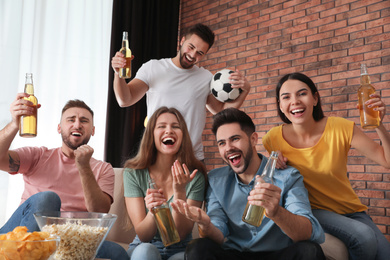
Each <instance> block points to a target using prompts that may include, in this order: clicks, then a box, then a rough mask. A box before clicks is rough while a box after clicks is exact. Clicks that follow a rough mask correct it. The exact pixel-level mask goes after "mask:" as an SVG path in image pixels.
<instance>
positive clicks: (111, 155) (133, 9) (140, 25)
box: [104, 0, 180, 167]
mask: <svg viewBox="0 0 390 260" xmlns="http://www.w3.org/2000/svg"><path fill="white" fill-rule="evenodd" d="M179 7H180V0H114V3H113V15H112V17H113V18H112V32H111V50H110V57H113V56H115V53H116V52H117V51H118V50H119V49H120V48H121V42H122V33H123V31H127V32H128V34H129V43H130V49H131V51H132V54H133V55H134V60H133V61H132V78H133V77H134V76H135V74H136V72H137V71H138V69H139V68H140V67H141V65H142V64H143V63H145V62H147V61H149V60H150V59H160V58H169V57H174V56H175V55H176V50H177V40H178V26H179V9H180V8H179ZM109 67H110V76H109V86H108V102H107V121H106V139H105V155H104V157H105V161H107V162H109V163H111V164H112V166H113V167H122V166H123V163H124V161H125V160H126V159H128V158H131V157H133V156H134V155H135V154H136V153H137V151H138V145H139V142H140V140H141V137H142V134H143V131H144V119H145V116H146V98H145V96H144V97H143V98H142V99H141V100H140V101H139V102H138V103H136V104H134V105H133V106H131V107H127V108H121V107H119V105H118V103H117V101H116V99H115V94H114V90H113V80H114V71H113V69H112V68H111V59H110V64H109Z"/></svg>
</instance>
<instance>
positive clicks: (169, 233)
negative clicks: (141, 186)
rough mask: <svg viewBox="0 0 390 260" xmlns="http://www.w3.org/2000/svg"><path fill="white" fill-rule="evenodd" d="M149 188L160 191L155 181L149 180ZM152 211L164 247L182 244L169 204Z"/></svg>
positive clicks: (154, 208)
mask: <svg viewBox="0 0 390 260" xmlns="http://www.w3.org/2000/svg"><path fill="white" fill-rule="evenodd" d="M149 188H150V189H155V190H157V189H158V188H157V185H156V183H155V182H154V180H153V179H150V180H149ZM151 211H152V213H153V215H154V220H155V221H156V224H157V229H158V232H159V233H160V237H161V240H162V242H163V244H164V246H166V247H167V246H169V245H172V244H175V243H178V242H180V236H179V233H178V232H177V229H176V226H175V222H174V221H173V217H172V213H171V210H170V209H169V206H168V204H167V203H166V202H164V203H163V204H161V205H160V206H156V207H153V208H152V209H151Z"/></svg>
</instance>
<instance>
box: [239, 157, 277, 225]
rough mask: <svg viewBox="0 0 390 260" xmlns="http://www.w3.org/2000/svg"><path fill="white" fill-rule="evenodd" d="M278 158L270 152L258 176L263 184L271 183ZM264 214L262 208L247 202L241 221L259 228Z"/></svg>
mask: <svg viewBox="0 0 390 260" xmlns="http://www.w3.org/2000/svg"><path fill="white" fill-rule="evenodd" d="M278 156H279V155H278V153H277V152H274V151H272V152H271V156H270V157H269V159H268V161H267V164H266V165H265V167H264V170H263V172H262V174H261V176H260V178H261V179H263V181H264V182H267V183H273V181H272V177H273V175H274V172H275V165H276V161H277V160H278ZM258 183H260V180H258V179H256V181H255V184H254V185H253V189H254V188H255V186H256V185H257V184H258ZM264 213H265V209H264V208H263V207H261V206H257V205H252V204H249V201H248V202H247V204H246V207H245V210H244V214H243V215H242V221H244V222H245V223H248V224H250V225H252V226H255V227H259V226H260V225H261V222H262V221H263V216H264Z"/></svg>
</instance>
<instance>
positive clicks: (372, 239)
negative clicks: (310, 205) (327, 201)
mask: <svg viewBox="0 0 390 260" xmlns="http://www.w3.org/2000/svg"><path fill="white" fill-rule="evenodd" d="M313 215H314V216H315V217H316V218H317V219H318V221H319V222H320V223H321V225H322V228H323V229H324V231H325V232H326V233H329V234H331V235H333V236H335V237H337V238H339V239H340V240H341V241H343V242H344V244H345V245H346V246H347V248H348V253H349V258H350V259H352V260H358V259H362V260H370V259H376V260H386V259H389V256H390V243H389V241H387V239H386V237H385V236H384V235H383V234H382V232H381V231H380V230H379V229H378V227H377V226H376V225H375V223H374V222H373V221H372V219H371V218H370V216H368V215H367V214H366V213H365V212H356V213H352V214H345V215H340V214H337V213H334V212H330V211H327V210H322V209H314V210H313Z"/></svg>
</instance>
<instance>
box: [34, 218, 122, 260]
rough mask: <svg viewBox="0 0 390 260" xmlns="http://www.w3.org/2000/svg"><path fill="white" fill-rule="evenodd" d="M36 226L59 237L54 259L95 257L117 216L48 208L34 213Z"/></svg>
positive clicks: (73, 259) (66, 259) (72, 259)
mask: <svg viewBox="0 0 390 260" xmlns="http://www.w3.org/2000/svg"><path fill="white" fill-rule="evenodd" d="M34 217H35V219H36V221H37V223H38V226H39V228H40V229H41V231H43V232H47V233H49V234H51V235H54V236H59V237H60V238H61V241H60V243H59V245H58V248H57V251H56V252H55V254H54V259H61V260H68V259H69V260H75V259H80V260H84V259H85V260H92V259H95V256H96V253H97V252H98V250H99V248H100V246H101V245H102V242H103V241H104V239H105V238H106V236H107V234H108V232H109V231H110V229H111V227H112V225H113V224H114V222H115V220H116V219H117V216H116V215H114V214H108V213H97V212H73V211H48V212H38V213H34Z"/></svg>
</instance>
